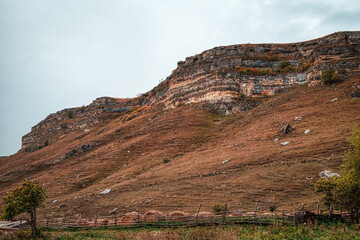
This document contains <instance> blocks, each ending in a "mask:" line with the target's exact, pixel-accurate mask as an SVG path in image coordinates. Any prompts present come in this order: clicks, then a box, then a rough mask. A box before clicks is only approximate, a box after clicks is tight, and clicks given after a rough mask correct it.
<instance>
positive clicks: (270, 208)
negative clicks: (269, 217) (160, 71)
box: [269, 202, 278, 212]
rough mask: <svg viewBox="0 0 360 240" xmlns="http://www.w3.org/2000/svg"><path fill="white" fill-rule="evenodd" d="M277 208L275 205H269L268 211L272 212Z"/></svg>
mask: <svg viewBox="0 0 360 240" xmlns="http://www.w3.org/2000/svg"><path fill="white" fill-rule="evenodd" d="M277 208H278V206H277V204H276V203H274V202H273V203H271V204H270V206H269V210H270V212H274V211H275V210H276V209H277Z"/></svg>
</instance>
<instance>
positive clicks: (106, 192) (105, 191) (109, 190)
mask: <svg viewBox="0 0 360 240" xmlns="http://www.w3.org/2000/svg"><path fill="white" fill-rule="evenodd" d="M110 192H111V188H107V189H105V190H104V191H102V192H101V193H100V194H109V193H110Z"/></svg>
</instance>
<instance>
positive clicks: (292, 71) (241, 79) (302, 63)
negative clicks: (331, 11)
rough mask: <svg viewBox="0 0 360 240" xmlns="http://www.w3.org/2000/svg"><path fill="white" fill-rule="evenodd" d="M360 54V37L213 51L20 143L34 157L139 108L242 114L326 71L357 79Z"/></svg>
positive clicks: (38, 129) (64, 116)
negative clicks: (132, 94) (131, 94)
mask: <svg viewBox="0 0 360 240" xmlns="http://www.w3.org/2000/svg"><path fill="white" fill-rule="evenodd" d="M359 53H360V32H338V33H334V34H331V35H328V36H325V37H322V38H318V39H315V40H311V41H305V42H299V43H291V44H240V45H232V46H225V47H216V48H213V49H210V50H206V51H204V52H202V53H200V54H197V55H195V56H192V57H188V58H186V59H185V61H180V62H178V67H177V68H176V69H175V70H174V71H173V72H172V74H171V75H170V76H168V77H167V78H166V80H165V81H163V82H161V83H160V84H159V85H158V86H156V87H155V88H154V89H152V90H150V91H149V92H147V93H144V94H142V95H141V96H139V97H137V98H133V99H116V98H110V97H102V98H98V99H96V100H95V101H93V102H92V103H91V104H90V105H88V106H83V107H78V108H71V109H64V110H62V111H59V112H57V113H54V114H50V115H49V116H48V117H47V118H46V119H44V120H43V121H41V122H40V123H39V124H37V125H36V126H34V127H33V128H32V129H31V132H30V133H28V134H26V135H25V136H24V137H23V138H22V149H23V150H24V151H36V150H38V149H41V148H43V147H46V146H47V145H49V144H51V143H52V142H53V141H54V139H58V138H59V136H61V135H63V134H66V133H68V132H70V131H74V130H77V129H81V128H86V127H89V126H92V125H94V124H98V123H101V122H103V121H104V120H105V119H108V118H109V117H110V118H111V117H119V116H121V115H125V114H130V115H131V112H133V111H134V108H140V107H141V106H142V107H144V106H150V107H154V106H156V107H159V108H162V109H171V108H174V107H177V106H181V105H184V104H189V103H199V102H201V103H203V106H207V107H210V108H211V109H214V110H216V111H217V112H219V113H223V114H229V113H235V112H238V111H246V110H248V109H250V108H251V107H253V106H256V105H257V102H256V101H247V99H249V98H256V97H261V96H267V95H274V94H277V93H280V92H283V91H286V90H287V89H289V88H291V87H293V86H295V85H303V84H308V85H312V84H317V83H319V82H320V79H321V74H322V72H323V71H324V70H327V69H333V70H334V71H337V72H338V73H339V74H340V76H341V77H348V76H349V75H352V74H358V73H359V72H360V67H359V66H360V54H359ZM132 117H133V116H132V115H131V116H130V117H128V119H131V118H132ZM73 118H75V119H73Z"/></svg>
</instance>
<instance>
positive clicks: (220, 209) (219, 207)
mask: <svg viewBox="0 0 360 240" xmlns="http://www.w3.org/2000/svg"><path fill="white" fill-rule="evenodd" d="M212 210H213V211H214V212H215V213H220V212H224V211H226V207H225V205H223V204H219V203H217V204H214V205H213V206H212Z"/></svg>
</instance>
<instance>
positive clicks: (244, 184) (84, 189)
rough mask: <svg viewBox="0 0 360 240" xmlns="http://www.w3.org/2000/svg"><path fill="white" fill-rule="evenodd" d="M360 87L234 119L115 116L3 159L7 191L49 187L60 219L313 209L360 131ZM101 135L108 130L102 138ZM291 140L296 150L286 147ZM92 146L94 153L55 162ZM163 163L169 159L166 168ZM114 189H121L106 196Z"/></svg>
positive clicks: (278, 100) (188, 110) (293, 96)
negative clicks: (320, 188) (324, 174)
mask: <svg viewBox="0 0 360 240" xmlns="http://www.w3.org/2000/svg"><path fill="white" fill-rule="evenodd" d="M359 84H360V79H359V78H356V79H351V80H347V81H345V82H343V83H341V84H338V85H334V86H319V87H315V88H309V87H305V86H300V87H296V88H295V89H293V90H291V91H289V92H287V93H283V94H281V95H278V96H274V97H269V98H266V99H264V100H263V103H262V104H261V105H259V106H258V107H256V108H254V109H252V110H250V111H248V112H245V113H238V114H234V115H231V116H227V117H224V116H220V115H214V114H211V113H209V112H208V111H206V110H203V109H197V105H190V106H183V107H178V108H176V109H172V110H169V111H167V112H161V111H157V110H149V111H148V112H146V113H145V114H143V115H141V116H139V117H137V118H135V119H133V120H131V121H128V122H125V123H124V124H122V123H121V121H119V119H117V118H115V119H112V120H109V121H108V122H106V124H105V123H104V124H103V125H101V126H96V127H93V128H92V129H91V131H90V132H88V133H87V135H86V136H85V137H83V138H81V139H80V140H77V141H74V138H76V136H78V135H79V134H80V131H79V132H74V133H69V134H68V135H66V136H64V137H63V138H62V139H61V140H60V141H59V142H58V143H57V144H56V145H55V144H54V145H50V146H48V147H46V148H43V149H41V150H39V151H36V152H34V153H26V152H19V153H18V154H15V155H14V156H12V157H8V158H5V159H2V160H1V162H2V164H1V169H0V171H1V174H2V177H1V181H2V183H1V184H2V187H1V191H2V192H1V194H2V195H4V194H5V192H6V191H8V190H10V189H12V188H14V187H15V186H16V185H19V184H20V183H21V182H22V181H23V179H24V178H25V177H28V178H29V177H32V178H34V179H35V180H36V181H38V182H40V183H43V184H44V186H45V187H46V189H47V191H48V195H49V202H48V203H47V204H46V206H45V209H46V210H45V211H46V212H47V213H50V212H51V214H52V215H61V214H63V213H66V214H74V213H83V214H89V215H91V214H95V213H97V212H100V213H101V212H103V213H106V212H107V211H108V210H111V209H112V208H115V207H118V208H120V209H121V210H123V211H128V210H133V209H139V210H146V209H150V208H159V207H161V206H162V205H173V206H176V205H180V204H185V205H190V206H191V205H193V206H194V207H196V206H197V205H198V204H199V203H203V204H204V205H207V206H211V205H212V204H214V203H217V202H224V203H225V202H228V203H234V204H235V203H238V202H240V203H242V204H243V205H247V204H251V206H252V205H253V204H254V203H255V202H257V201H259V202H261V203H266V202H267V201H269V199H270V198H273V197H277V199H278V201H279V202H280V204H281V205H285V204H287V205H291V206H297V205H299V204H301V203H306V204H313V203H316V202H318V201H319V197H318V196H316V195H315V194H314V192H313V183H314V182H315V180H316V179H317V178H318V174H319V172H321V171H322V170H325V169H328V170H334V171H337V170H338V168H339V165H340V163H341V158H342V156H343V154H344V151H346V149H347V148H348V143H347V138H348V136H349V135H350V133H351V131H352V129H353V128H355V127H356V126H359V125H360V101H359V99H358V98H350V97H348V96H347V95H346V93H347V92H348V90H349V89H351V87H352V86H357V85H359ZM334 98H338V101H334V102H331V101H330V100H332V99H334ZM297 116H301V117H302V120H301V121H295V120H294V119H295V117H297ZM284 121H288V122H290V123H291V125H292V126H293V127H295V129H294V130H293V131H292V132H290V133H289V134H287V135H283V134H282V133H279V130H280V129H281V124H282V122H284ZM308 128H309V129H311V133H310V134H307V135H306V134H304V133H303V132H304V130H305V129H308ZM118 129H120V131H119V132H117V131H116V130H118ZM99 130H106V131H104V132H103V133H101V134H98V135H96V133H97V132H98V131H99ZM81 132H83V130H82V131H81ZM275 138H278V139H279V142H274V139H275ZM283 141H290V144H288V145H287V146H280V144H279V143H281V142H283ZM85 143H93V145H94V149H92V150H91V151H88V152H86V153H84V154H83V155H80V156H74V157H71V158H69V159H65V160H62V161H60V162H58V163H51V164H50V163H49V161H51V160H52V159H53V158H54V156H56V155H57V156H59V155H61V154H62V153H63V152H64V151H66V149H70V148H72V147H73V146H80V145H82V144H85ZM164 157H167V158H169V159H170V162H168V163H163V160H162V158H164ZM225 160H229V162H228V163H227V164H222V162H223V161H225ZM107 188H111V189H112V192H110V193H109V194H107V195H101V194H100V192H101V191H103V190H104V189H107ZM55 199H56V200H58V201H57V202H56V203H51V201H53V200H55ZM147 201H148V202H149V203H146V202H147ZM169 210H170V209H169Z"/></svg>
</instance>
